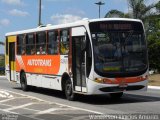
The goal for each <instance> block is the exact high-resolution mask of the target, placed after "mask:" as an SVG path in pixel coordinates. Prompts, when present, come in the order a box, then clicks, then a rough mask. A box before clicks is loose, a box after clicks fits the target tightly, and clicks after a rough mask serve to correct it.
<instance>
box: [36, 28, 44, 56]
mask: <svg viewBox="0 0 160 120" xmlns="http://www.w3.org/2000/svg"><path fill="white" fill-rule="evenodd" d="M36 38H37V39H36V50H37V51H36V52H37V54H38V55H39V54H46V32H45V31H44V32H39V33H37V37H36Z"/></svg>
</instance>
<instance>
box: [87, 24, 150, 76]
mask: <svg viewBox="0 0 160 120" xmlns="http://www.w3.org/2000/svg"><path fill="white" fill-rule="evenodd" d="M95 27H96V29H95ZM90 29H91V36H92V41H93V50H94V63H95V71H96V72H98V73H99V74H101V75H103V76H105V75H107V73H108V74H112V76H114V75H120V76H124V74H126V75H127V76H128V75H129V74H132V75H133V74H135V73H136V72H137V73H139V72H140V71H144V70H146V69H147V48H146V41H145V37H144V30H143V27H142V24H140V23H138V22H137V23H135V22H134V23H131V22H128V23H126V22H124V23H123V22H121V23H119V22H118V23H116V22H112V23H104V22H103V23H95V24H94V23H92V24H90ZM128 73H129V74H128ZM139 74H141V73H139ZM136 75H137V74H136Z"/></svg>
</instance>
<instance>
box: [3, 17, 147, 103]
mask: <svg viewBox="0 0 160 120" xmlns="http://www.w3.org/2000/svg"><path fill="white" fill-rule="evenodd" d="M5 57H6V63H5V65H6V66H5V68H6V76H7V79H8V80H9V81H11V82H15V83H18V84H21V88H22V90H23V91H26V90H28V89H29V88H30V87H29V86H36V87H40V88H47V89H54V90H60V91H63V92H64V93H65V96H66V98H67V99H68V100H74V99H75V96H76V94H83V95H104V94H106V95H107V94H108V95H109V96H110V97H111V98H114V99H117V98H120V97H121V96H122V95H123V93H124V92H126V91H145V90H147V83H148V67H149V66H148V55H147V44H146V39H145V31H144V26H143V23H142V21H141V20H137V19H127V18H101V19H83V20H80V21H77V22H74V23H67V24H60V25H46V26H43V27H38V28H34V29H28V30H22V31H17V32H10V33H7V34H6V55H5Z"/></svg>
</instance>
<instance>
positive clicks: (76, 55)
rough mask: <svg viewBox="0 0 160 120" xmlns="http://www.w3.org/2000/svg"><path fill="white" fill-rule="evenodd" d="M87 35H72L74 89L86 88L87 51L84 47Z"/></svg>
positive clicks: (80, 90) (83, 90) (82, 89)
mask: <svg viewBox="0 0 160 120" xmlns="http://www.w3.org/2000/svg"><path fill="white" fill-rule="evenodd" d="M84 41H85V36H75V37H72V70H73V71H72V72H73V85H74V90H75V91H78V92H87V90H86V51H85V47H84Z"/></svg>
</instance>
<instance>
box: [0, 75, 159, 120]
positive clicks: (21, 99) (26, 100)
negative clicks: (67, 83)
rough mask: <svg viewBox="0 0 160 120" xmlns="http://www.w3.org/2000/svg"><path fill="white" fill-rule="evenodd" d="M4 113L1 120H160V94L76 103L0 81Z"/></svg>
mask: <svg viewBox="0 0 160 120" xmlns="http://www.w3.org/2000/svg"><path fill="white" fill-rule="evenodd" d="M0 113H1V114H0V120H1V119H2V120H7V119H6V118H10V119H13V118H14V119H15V120H17V119H18V120H21V119H23V120H32V119H33V120H70V119H72V120H75V119H76V120H85V119H111V120H112V119H116V120H118V119H123V118H124V119H126V120H127V119H133V120H137V119H143V120H145V119H154V120H159V119H160V90H153V89H148V91H147V92H132V93H130V92H129V93H125V94H124V96H123V97H122V98H121V99H120V100H111V99H110V98H109V97H108V96H107V95H106V96H83V95H79V96H78V98H77V100H76V101H68V100H66V99H65V97H64V95H63V93H62V92H59V91H55V90H49V89H43V88H31V90H30V91H28V92H23V91H22V90H21V89H20V85H16V84H13V83H9V82H8V81H7V80H6V79H5V78H2V77H0ZM96 115H100V116H96ZM108 115H109V116H108ZM120 115H121V116H120Z"/></svg>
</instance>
